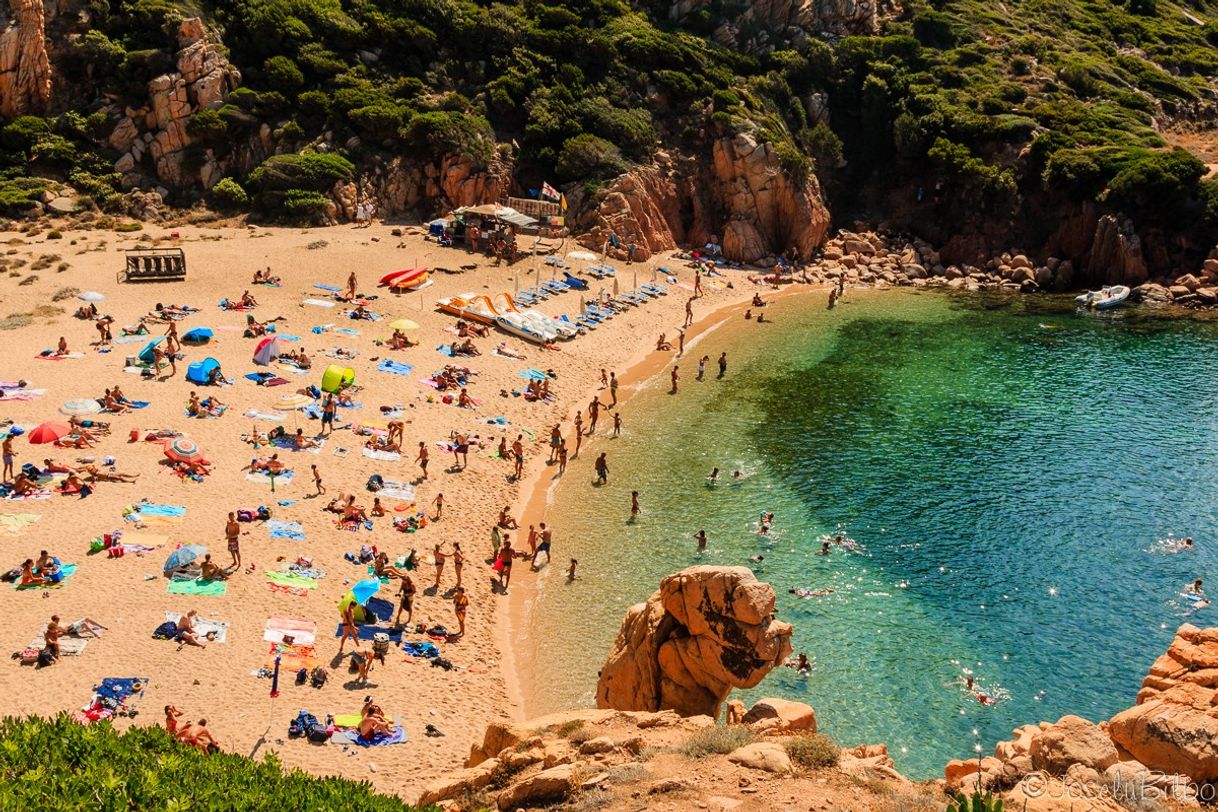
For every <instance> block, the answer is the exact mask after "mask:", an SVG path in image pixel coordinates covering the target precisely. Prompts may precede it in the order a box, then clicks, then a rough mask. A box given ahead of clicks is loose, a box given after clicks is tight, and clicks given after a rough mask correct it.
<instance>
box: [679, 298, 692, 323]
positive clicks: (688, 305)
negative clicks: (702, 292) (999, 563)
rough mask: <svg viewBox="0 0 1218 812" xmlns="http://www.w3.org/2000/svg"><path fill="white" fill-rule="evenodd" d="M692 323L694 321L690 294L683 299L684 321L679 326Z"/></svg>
mask: <svg viewBox="0 0 1218 812" xmlns="http://www.w3.org/2000/svg"><path fill="white" fill-rule="evenodd" d="M693 323H694V297H692V296H690V297H689V298H688V299H687V300H686V301H685V323H684V324H682V325H681V327H682V328H684V327H688V326H689V325H691V324H693Z"/></svg>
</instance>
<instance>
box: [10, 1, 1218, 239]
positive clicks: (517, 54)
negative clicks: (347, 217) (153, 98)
mask: <svg viewBox="0 0 1218 812" xmlns="http://www.w3.org/2000/svg"><path fill="white" fill-rule="evenodd" d="M668 5H669V4H668V3H667V2H665V0H645V1H643V2H636V3H633V4H631V3H628V2H625V0H569V1H568V2H564V3H558V2H553V3H552V4H547V3H546V2H542V1H541V0H501V2H492V1H491V0H198V2H196V0H109V2H107V0H92V2H90V3H89V6H88V9H89V12H90V14H91V15H92V18H91V21H90V24H89V26H88V28H87V30H84V31H81V32H78V33H79V34H80V36H79V37H78V38H76V39H75V41H74V42H73V43H72V44H70V45H68V46H66V51H64V52H62V53H60V54H57V55H56V57H55V59H56V64H57V68H58V69H59V70H60V71H61V73H62V74H63V76H64V78H65V79H67V80H68V82H69V83H70V84H71V85H72V86H73V87H74V88H76V94H75V96H73V95H71V94H66V95H63V98H64V99H65V100H66V101H67V102H71V103H72V105H73V106H75V107H76V109H75V110H74V111H71V112H65V113H63V114H61V115H58V116H56V117H53V118H51V119H48V120H42V119H33V118H23V119H19V120H17V121H14V122H10V123H8V124H7V126H5V127H4V128H3V130H0V150H2V153H0V166H7V167H8V168H7V169H6V170H4V171H3V173H2V174H0V207H3V208H4V209H5V210H8V211H15V210H19V209H20V208H21V207H22V206H23V205H25V203H24V201H26V200H27V199H29V197H30V190H29V189H25V188H23V187H21V186H18V185H13V184H12V183H11V182H9V183H4V182H2V181H4V180H5V179H11V178H13V177H16V176H19V175H22V174H25V173H27V172H28V171H29V168H30V167H33V168H34V171H35V172H38V173H43V174H50V175H58V176H60V177H66V178H69V179H71V181H72V182H73V183H75V184H77V185H78V186H80V187H81V188H82V189H83V190H84V191H85V192H86V193H87V194H89V195H91V196H93V198H94V199H95V200H97V201H98V202H99V203H102V204H104V203H106V202H107V201H108V200H111V199H112V197H113V191H112V187H113V186H114V184H115V183H117V181H118V176H117V175H115V174H114V173H113V170H112V166H113V161H114V159H115V158H116V157H117V155H115V154H113V153H112V151H107V150H106V149H105V148H103V147H99V146H98V144H99V143H100V141H99V140H98V139H99V138H102V137H104V136H105V135H106V134H107V133H108V131H109V128H111V127H113V123H114V122H113V121H110V120H107V118H106V116H105V115H103V114H101V113H97V112H93V113H92V114H89V111H91V110H96V109H97V108H98V107H99V106H100V105H99V104H96V103H93V104H90V102H91V101H92V100H95V99H98V98H100V94H101V93H103V92H104V93H107V94H111V95H112V96H113V97H115V98H117V99H119V100H120V103H122V102H126V103H131V104H134V105H139V104H141V103H144V102H145V100H146V97H147V92H146V85H147V82H148V81H149V80H150V79H151V78H153V77H154V76H156V75H158V74H160V73H162V72H164V71H166V70H169V69H171V67H172V62H173V49H174V44H173V31H174V29H175V26H176V21H177V20H179V19H180V18H181V17H182V16H186V15H191V14H201V15H202V16H203V17H204V18H205V19H206V20H207V21H208V22H209V23H210V24H211V25H213V26H215V27H216V28H217V29H218V30H219V31H220V32H221V35H222V39H223V42H224V45H225V47H226V48H227V50H228V53H229V57H230V59H231V61H232V62H233V64H234V65H236V66H237V67H238V68H239V69H240V70H241V72H242V76H243V79H242V85H243V86H242V87H241V88H240V89H239V90H238V91H237V92H235V93H233V94H232V95H231V97H230V98H229V99H228V100H227V103H226V104H224V106H223V107H221V108H219V109H218V110H207V111H202V112H199V113H197V114H196V115H194V116H193V117H192V119H191V121H190V126H189V132H190V133H191V134H192V136H194V137H195V138H196V139H197V141H196V142H195V144H194V145H193V146H192V148H191V149H192V150H194V151H195V152H196V153H197V154H200V155H201V154H202V151H203V150H204V149H212V150H213V151H214V152H215V153H216V154H217V155H220V156H223V155H225V154H227V153H228V152H229V151H230V150H231V149H233V145H234V144H239V143H241V142H242V141H243V140H245V139H247V138H248V137H249V136H250V135H251V134H252V133H254V132H256V131H257V129H258V128H259V127H261V126H262V124H264V123H266V124H269V125H270V126H271V127H272V129H273V132H274V137H275V139H277V141H278V142H280V143H281V144H283V145H285V146H286V147H288V148H289V150H290V151H305V152H307V151H308V150H310V149H313V148H316V147H318V146H321V147H323V148H324V149H327V150H333V151H334V152H335V153H336V155H335V157H336V158H338V160H336V161H335V162H333V163H328V164H325V165H324V166H321V165H307V162H308V160H311V159H305V158H299V159H293V158H288V159H283V160H278V161H276V163H275V165H274V166H264V167H259V168H256V169H254V168H251V169H252V171H251V172H250V173H249V174H248V177H237V178H234V179H232V180H231V181H230V182H229V183H226V184H225V185H224V187H222V188H218V189H217V190H216V194H215V195H214V196H213V202H214V203H216V204H217V205H220V206H224V207H229V208H232V207H240V206H242V205H245V203H246V202H247V201H250V200H258V201H259V202H260V203H261V204H262V206H263V207H266V208H272V209H275V210H277V211H280V212H282V213H287V214H289V215H295V216H300V217H309V216H312V215H315V214H316V212H317V211H318V210H319V207H321V206H323V205H324V203H323V197H322V192H324V186H323V184H322V180H323V179H331V182H332V179H333V178H334V177H346V176H349V174H350V173H351V172H352V171H353V170H354V168H355V167H358V166H362V165H365V164H366V163H368V162H373V161H377V160H382V159H384V158H386V157H388V156H390V155H398V154H406V155H409V156H413V157H418V158H435V157H439V156H441V155H445V154H451V153H461V154H464V155H468V156H471V157H473V158H475V159H476V160H479V161H489V160H491V159H492V158H493V157H494V156H495V154H496V153H497V152H499V151H512V152H513V153H514V157H515V158H516V160H517V162H518V165H519V173H518V176H519V179H520V180H521V181H522V184H523V185H525V186H529V185H533V186H536V185H538V184H539V181H540V180H541V179H549V180H551V181H557V182H561V183H574V182H578V183H582V184H585V185H588V186H592V187H595V185H597V184H598V183H600V182H602V181H603V180H604V179H606V178H608V177H611V176H613V175H615V174H616V173H618V172H620V171H622V170H623V169H624V168H626V167H628V166H629V165H630V164H632V163H634V162H640V161H646V160H648V158H649V157H650V156H651V154H652V153H653V152H654V150H655V149H656V148H657V147H659V146H661V145H664V146H666V147H676V148H679V149H683V150H685V151H687V152H691V153H695V154H697V153H705V151H706V148H707V144H708V143H709V141H710V140H711V139H713V138H715V137H719V136H723V135H728V134H733V133H736V132H740V131H745V130H748V131H752V132H754V133H755V134H756V135H757V137H758V138H759V140H768V141H771V142H773V143H774V144H775V145H776V147H777V149H778V151H779V154H780V156H781V158H782V163H783V166H784V168H785V170H786V171H787V172H789V173H791V174H794V175H801V174H804V173H807V172H810V171H816V172H817V173H818V174H819V175H820V176H821V178H822V180H824V181H827V184H828V187H829V190H830V192H831V193H832V195H833V198H834V201H835V204H836V206H837V207H838V208H839V209H840V208H842V207H849V208H850V209H851V212H850V213H856V212H857V213H862V214H864V215H869V216H874V217H883V216H887V215H888V213H889V212H887V211H886V209H887V208H889V207H891V206H893V205H894V204H893V197H892V196H893V195H894V194H895V193H897V192H899V191H901V190H905V191H906V192H909V193H910V194H907V197H910V198H911V197H912V194H911V193H912V190H913V189H916V188H918V187H920V186H926V187H930V186H932V185H933V188H928V190H927V191H928V194H927V203H928V205H926V206H925V207H921V208H920V209H919V210H918V211H915V212H913V213H908V212H907V214H908V219H909V220H911V221H912V222H914V223H918V222H919V221H921V222H922V223H923V224H924V225H926V226H927V227H928V228H933V224H934V223H936V222H941V221H944V220H948V221H951V222H954V223H958V222H967V221H968V220H969V219H970V218H974V219H978V218H987V219H989V220H991V221H1002V220H1004V219H1008V218H1011V217H1018V216H1019V213H1020V212H1021V210H1024V209H1025V208H1026V206H1027V201H1028V199H1029V198H1039V197H1043V196H1044V195H1048V196H1050V198H1052V199H1053V200H1054V201H1058V202H1061V203H1063V204H1070V203H1078V202H1080V201H1084V200H1092V199H1097V200H1099V201H1100V202H1101V203H1103V204H1108V205H1111V206H1112V207H1113V208H1119V209H1120V210H1123V211H1125V212H1126V213H1129V214H1131V215H1133V216H1135V217H1144V218H1149V219H1152V220H1156V219H1157V220H1163V221H1166V222H1179V221H1181V220H1182V219H1184V218H1190V217H1191V218H1193V221H1195V222H1202V218H1205V219H1204V222H1206V223H1207V224H1208V225H1209V226H1210V227H1212V226H1213V224H1214V223H1215V222H1218V186H1215V184H1214V183H1212V182H1209V181H1202V176H1203V174H1204V165H1203V164H1201V162H1199V161H1198V160H1196V159H1195V158H1193V157H1192V156H1190V155H1189V154H1187V153H1185V152H1183V151H1180V150H1175V151H1173V150H1171V149H1169V148H1168V145H1167V144H1166V143H1165V142H1164V140H1163V139H1162V137H1161V136H1160V135H1159V134H1158V133H1157V132H1156V128H1155V126H1154V122H1155V119H1156V117H1160V118H1171V117H1173V116H1181V115H1186V114H1190V113H1193V112H1200V113H1204V114H1209V115H1212V114H1213V110H1212V109H1209V110H1207V109H1205V108H1203V105H1202V100H1203V99H1206V98H1208V96H1209V94H1210V91H1211V89H1212V87H1213V82H1214V78H1215V73H1216V72H1218V50H1216V48H1215V46H1216V45H1218V3H1216V2H1215V0H1186V3H1185V4H1184V5H1178V4H1176V3H1172V2H1168V0H1011V1H1010V2H1004V3H996V2H987V1H986V0H911V2H909V3H907V4H905V5H904V7H903V8H902V9H901V10H900V11H899V12H898V13H897V15H896V16H895V17H894V18H892V19H887V20H884V21H883V22H882V24H881V31H880V32H879V34H878V35H876V36H854V37H847V38H845V39H844V40H841V41H839V42H835V43H826V42H822V41H820V40H818V39H816V38H811V39H808V40H807V41H806V42H803V43H802V44H800V45H799V46H798V47H796V46H787V45H783V44H781V43H780V44H779V45H778V47H777V48H775V49H771V50H769V52H768V53H746V52H739V51H733V50H729V49H725V48H722V47H720V46H718V45H716V44H714V43H713V41H712V40H711V38H710V34H711V32H712V31H713V30H714V29H715V27H716V26H717V24H718V22H719V21H720V17H722V16H724V15H727V16H731V15H732V14H734V11H733V9H734V8H735V6H733V5H732V4H730V3H725V2H713V3H710V4H708V5H707V6H704V7H703V8H701V9H700V10H699V11H698V12H697V13H695V14H693V15H691V17H690V18H689V19H687V20H684V21H682V22H681V23H673V22H671V21H670V20H669V18H668ZM821 94H824V95H821ZM826 96H827V99H828V103H827V108H826V105H825V104H824V103H823V102H822V101H821V100H822V99H824V98H825V97H826ZM64 106H65V108H66V107H67V106H68V104H66V103H65V104H64ZM322 134H327V136H326V137H325V139H324V141H325V144H324V145H323V144H321V142H322V140H323V139H322ZM843 159H844V161H843ZM319 173H320V174H319ZM297 181H299V183H298V184H297ZM936 189H942V190H945V192H944V194H942V195H934V194H931V193H930V192H933V191H934V190H936ZM919 200H921V197H919Z"/></svg>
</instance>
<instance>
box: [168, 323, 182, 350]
mask: <svg viewBox="0 0 1218 812" xmlns="http://www.w3.org/2000/svg"><path fill="white" fill-rule="evenodd" d="M180 349H182V342H180V341H179V340H178V323H177V322H176V321H173V320H172V319H171V320H170V321H169V329H167V330H166V331H165V351H166V352H168V353H170V354H173V353H176V352H177V351H178V350H180Z"/></svg>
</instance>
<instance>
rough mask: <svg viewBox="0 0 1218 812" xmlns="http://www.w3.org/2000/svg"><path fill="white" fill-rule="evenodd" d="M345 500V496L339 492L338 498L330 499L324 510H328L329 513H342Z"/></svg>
mask: <svg viewBox="0 0 1218 812" xmlns="http://www.w3.org/2000/svg"><path fill="white" fill-rule="evenodd" d="M351 498H354V497H351ZM347 499H348V497H347V495H346V494H344V493H342V492H341V491H339V494H338V496H336V497H334V498H333V499H331V500H330V504H328V505H326V510H328V511H329V512H331V513H339V514H341V513H342V512H343V506H344V505H346V504H347Z"/></svg>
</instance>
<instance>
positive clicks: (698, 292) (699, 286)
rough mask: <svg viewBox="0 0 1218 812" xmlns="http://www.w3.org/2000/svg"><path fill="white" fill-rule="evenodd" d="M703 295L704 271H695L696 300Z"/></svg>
mask: <svg viewBox="0 0 1218 812" xmlns="http://www.w3.org/2000/svg"><path fill="white" fill-rule="evenodd" d="M701 295H702V270H701V269H698V270H696V271H694V298H695V299H696V298H697V297H699V296H701Z"/></svg>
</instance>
